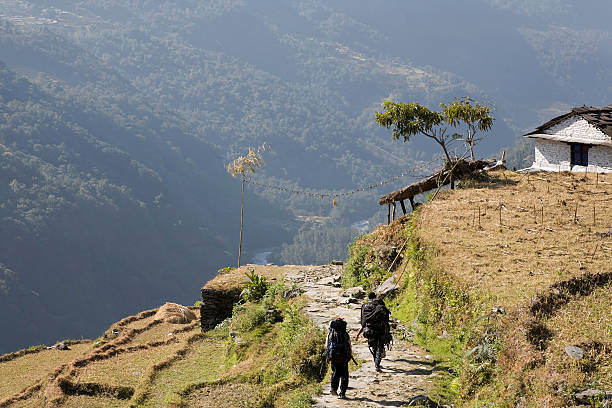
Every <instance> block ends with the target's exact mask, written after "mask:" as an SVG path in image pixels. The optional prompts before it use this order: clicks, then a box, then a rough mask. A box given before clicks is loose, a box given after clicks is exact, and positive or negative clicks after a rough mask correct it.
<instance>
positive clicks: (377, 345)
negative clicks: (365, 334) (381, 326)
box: [368, 337, 385, 367]
mask: <svg viewBox="0 0 612 408" xmlns="http://www.w3.org/2000/svg"><path fill="white" fill-rule="evenodd" d="M368 347H369V348H370V353H372V357H374V366H376V367H379V366H380V362H381V360H382V356H383V354H384V352H385V343H384V340H383V338H382V337H378V338H374V339H369V340H368Z"/></svg>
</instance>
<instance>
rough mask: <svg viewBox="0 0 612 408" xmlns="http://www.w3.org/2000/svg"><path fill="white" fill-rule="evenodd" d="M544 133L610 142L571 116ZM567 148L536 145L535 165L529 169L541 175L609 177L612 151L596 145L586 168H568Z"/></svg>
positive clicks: (538, 142)
mask: <svg viewBox="0 0 612 408" xmlns="http://www.w3.org/2000/svg"><path fill="white" fill-rule="evenodd" d="M544 133H547V134H550V135H555V136H562V137H576V138H579V139H591V140H610V137H609V136H608V135H606V134H605V133H603V132H602V131H600V130H599V129H597V128H596V127H594V126H593V125H591V124H590V123H588V122H587V121H586V120H584V119H582V118H581V117H580V116H577V115H576V116H572V117H570V118H568V119H566V120H564V121H563V122H561V123H558V124H557V125H555V126H552V127H551V128H550V129H546V130H545V131H544ZM570 157H571V151H570V144H569V143H566V142H559V141H554V140H547V139H538V138H536V141H535V161H534V163H533V165H532V168H535V169H538V170H544V171H573V172H584V171H585V170H586V171H587V172H599V173H612V147H608V146H599V145H595V146H592V147H591V148H590V149H589V165H588V167H587V168H586V169H585V167H584V166H570Z"/></svg>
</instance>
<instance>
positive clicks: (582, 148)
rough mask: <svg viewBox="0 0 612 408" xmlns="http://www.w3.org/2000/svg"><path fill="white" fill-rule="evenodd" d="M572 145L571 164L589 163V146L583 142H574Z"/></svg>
mask: <svg viewBox="0 0 612 408" xmlns="http://www.w3.org/2000/svg"><path fill="white" fill-rule="evenodd" d="M570 146H571V165H572V166H588V165H589V146H588V145H583V144H572V145H570Z"/></svg>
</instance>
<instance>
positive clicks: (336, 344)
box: [326, 319, 351, 363]
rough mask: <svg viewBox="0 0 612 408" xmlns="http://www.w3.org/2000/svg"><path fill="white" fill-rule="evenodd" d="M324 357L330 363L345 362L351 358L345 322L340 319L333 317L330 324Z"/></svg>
mask: <svg viewBox="0 0 612 408" xmlns="http://www.w3.org/2000/svg"><path fill="white" fill-rule="evenodd" d="M326 357H327V359H328V360H330V361H331V362H332V363H346V362H347V361H349V360H350V359H351V352H350V348H349V337H348V333H347V332H346V322H345V321H344V320H342V319H334V320H332V322H331V324H330V327H329V333H328V334H327V351H326Z"/></svg>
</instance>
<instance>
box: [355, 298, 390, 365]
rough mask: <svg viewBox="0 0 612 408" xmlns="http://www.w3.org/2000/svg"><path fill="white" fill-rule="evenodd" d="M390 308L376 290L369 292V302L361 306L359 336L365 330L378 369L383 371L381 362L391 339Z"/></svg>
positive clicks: (364, 333)
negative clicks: (377, 295)
mask: <svg viewBox="0 0 612 408" xmlns="http://www.w3.org/2000/svg"><path fill="white" fill-rule="evenodd" d="M390 314H391V313H390V312H389V309H387V307H386V306H385V302H383V301H382V299H378V298H377V297H376V294H375V293H374V292H370V293H369V294H368V302H367V303H365V304H364V305H363V306H361V330H360V331H359V333H357V337H356V338H355V340H356V339H357V338H359V335H360V334H361V333H362V332H363V336H364V337H365V338H366V339H368V348H369V349H370V353H372V357H374V366H375V367H376V371H379V372H380V371H381V367H380V362H381V360H382V359H383V357H385V354H386V353H385V345H387V344H389V343H390V341H391V333H390V330H389V315H390Z"/></svg>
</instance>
